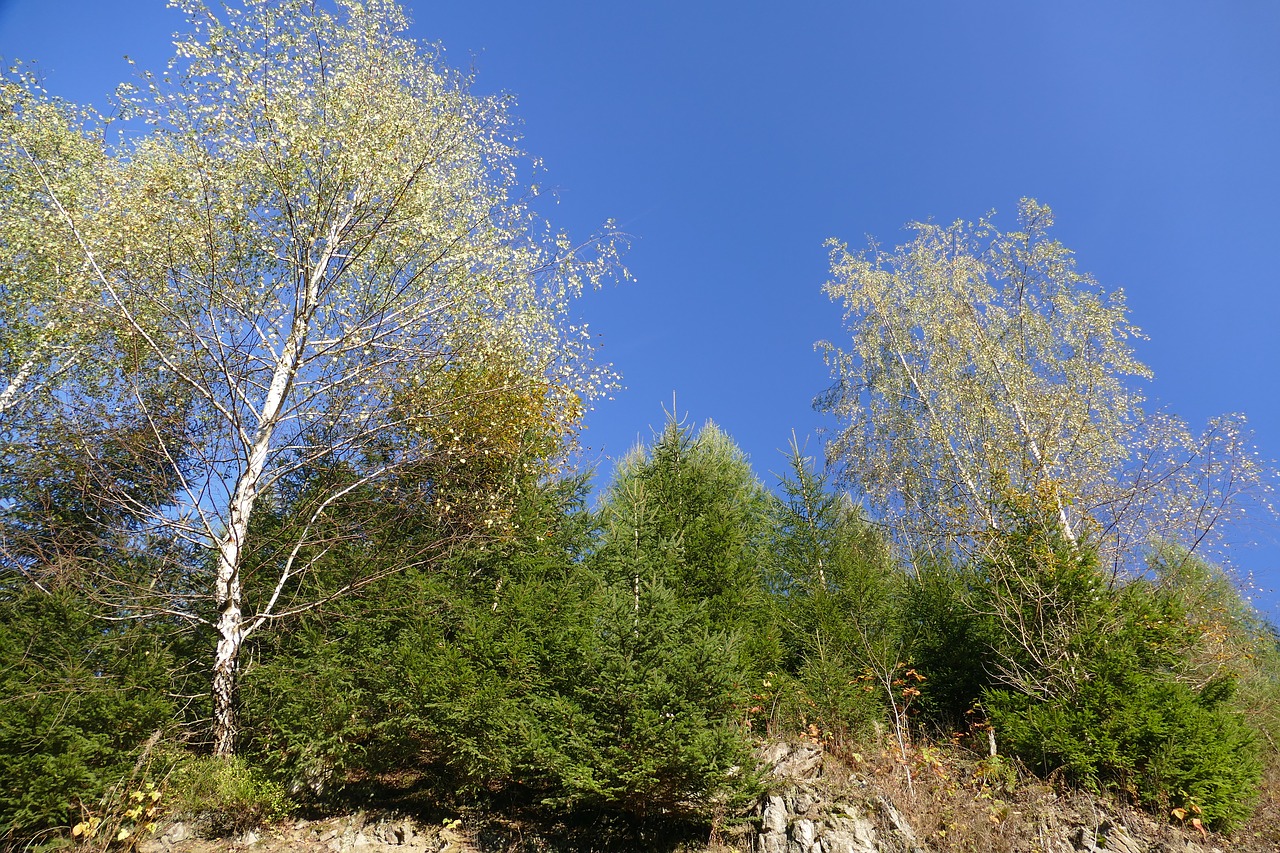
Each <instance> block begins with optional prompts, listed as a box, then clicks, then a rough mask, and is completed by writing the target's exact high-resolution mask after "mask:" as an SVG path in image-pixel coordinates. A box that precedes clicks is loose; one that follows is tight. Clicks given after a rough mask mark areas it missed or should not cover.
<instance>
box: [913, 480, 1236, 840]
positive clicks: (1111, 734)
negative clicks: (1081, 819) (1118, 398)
mask: <svg viewBox="0 0 1280 853" xmlns="http://www.w3.org/2000/svg"><path fill="white" fill-rule="evenodd" d="M1007 529H1009V530H1010V531H1011V532H1009V533H1002V534H999V535H993V536H992V537H991V540H992V541H991V546H990V548H989V550H988V552H987V557H986V559H985V560H984V561H983V562H982V564H981V565H980V566H979V568H978V571H976V572H975V573H974V574H973V575H971V577H970V580H971V583H972V586H970V587H969V588H967V589H966V588H960V587H959V586H958V585H957V584H956V583H955V582H954V581H953V582H952V584H951V585H950V586H949V587H948V586H947V585H946V584H944V583H942V582H940V581H938V580H937V579H931V580H929V581H926V583H924V584H922V589H923V590H927V591H928V592H925V593H922V594H921V597H920V603H921V604H924V603H928V602H930V601H938V600H941V601H942V602H943V604H944V607H943V608H942V610H941V615H940V616H937V617H933V618H932V621H931V622H930V623H929V624H930V628H931V631H930V632H924V633H925V635H926V636H928V637H929V641H928V642H927V643H925V644H922V645H920V646H918V653H920V655H921V659H922V661H924V662H925V665H926V667H927V669H928V673H929V680H930V682H931V688H930V689H931V690H933V691H934V692H933V694H932V697H931V698H933V700H934V703H935V704H934V708H935V709H938V710H941V711H944V712H946V713H947V714H948V715H949V718H950V719H952V720H954V718H955V717H954V715H955V713H956V712H957V711H958V710H959V706H960V705H961V704H962V702H961V701H960V699H961V697H962V696H963V695H964V691H966V690H967V691H973V692H972V693H971V695H970V705H971V707H972V706H977V707H980V708H981V709H982V710H983V711H985V712H986V714H987V715H989V719H990V722H991V724H992V725H993V726H994V728H995V731H996V734H997V738H998V739H999V741H1000V743H1001V744H1002V745H1003V747H1004V748H1005V749H1007V750H1009V751H1011V752H1012V753H1013V754H1015V755H1017V756H1018V757H1020V758H1021V759H1022V760H1023V761H1024V762H1026V764H1027V765H1028V766H1029V767H1032V768H1033V769H1035V770H1037V771H1039V772H1041V773H1045V774H1061V775H1063V776H1065V778H1067V779H1069V780H1070V781H1073V782H1075V783H1077V784H1080V785H1083V786H1084V787H1087V788H1090V789H1094V790H1101V789H1111V790H1115V791H1118V792H1120V793H1123V794H1127V795H1129V796H1131V797H1132V798H1133V799H1134V800H1135V801H1136V802H1138V803H1140V804H1141V805H1143V806H1145V807H1147V808H1151V809H1153V810H1156V811H1158V812H1165V813H1167V812H1168V810H1169V809H1170V808H1174V807H1183V808H1191V807H1194V808H1196V809H1200V810H1202V812H1203V816H1204V818H1203V819H1204V822H1205V824H1206V825H1210V826H1214V827H1217V828H1222V829H1228V828H1230V827H1231V826H1233V825H1236V824H1238V823H1239V822H1240V821H1241V820H1243V819H1244V818H1245V817H1247V815H1248V814H1249V811H1250V808H1251V803H1252V802H1253V801H1254V799H1255V798H1256V796H1257V791H1258V785H1259V783H1260V772H1261V765H1260V761H1259V759H1258V752H1257V744H1256V734H1255V732H1254V730H1253V729H1252V728H1251V727H1250V726H1249V725H1248V724H1247V723H1246V722H1245V721H1244V720H1243V718H1242V716H1241V714H1240V713H1239V711H1238V710H1236V708H1235V707H1233V706H1232V704H1231V702H1230V698H1231V696H1232V693H1233V689H1234V681H1235V676H1234V675H1221V676H1219V677H1216V678H1214V679H1212V680H1210V681H1208V682H1206V683H1203V684H1202V685H1201V686H1200V687H1199V688H1198V689H1197V688H1196V687H1194V686H1192V684H1191V683H1188V681H1189V679H1188V676H1189V674H1190V669H1191V668H1190V667H1189V665H1188V664H1189V662H1190V661H1192V660H1193V659H1194V657H1195V650H1196V649H1197V648H1198V647H1199V646H1200V644H1201V643H1202V640H1201V635H1200V632H1199V630H1198V628H1197V626H1196V625H1194V624H1193V622H1192V621H1191V620H1190V619H1189V613H1188V612H1187V610H1186V608H1185V599H1184V598H1183V597H1182V596H1183V593H1182V592H1180V591H1177V590H1178V588H1177V587H1173V588H1170V587H1168V586H1162V585H1159V584H1156V583H1153V582H1151V581H1148V580H1146V579H1137V580H1133V581H1130V582H1128V583H1125V584H1122V585H1119V586H1113V585H1112V584H1111V582H1110V580H1109V578H1108V577H1107V576H1106V575H1105V574H1104V573H1103V572H1102V571H1101V570H1100V569H1099V567H1098V565H1097V562H1096V558H1095V557H1094V555H1093V554H1092V553H1090V552H1088V551H1082V550H1080V549H1077V548H1075V547H1073V546H1072V545H1071V544H1070V543H1068V542H1067V541H1066V540H1065V539H1064V538H1063V537H1062V535H1061V533H1060V531H1059V529H1058V527H1057V525H1056V523H1055V521H1054V520H1053V518H1052V516H1050V515H1048V514H1040V515H1037V514H1036V513H1035V512H1034V511H1033V509H1032V508H1031V507H1030V506H1028V505H1024V506H1023V509H1022V510H1020V511H1019V510H1015V511H1013V512H1012V513H1011V514H1010V518H1009V524H1008V528H1007ZM957 577H962V576H957ZM939 590H940V591H941V595H939V594H938V591H939ZM930 593H932V594H930ZM966 609H967V610H968V613H966V612H965V610H966ZM949 644H950V645H951V646H952V647H959V646H961V645H962V644H963V647H965V648H969V649H972V650H974V651H975V652H976V658H977V661H979V662H980V663H981V667H982V668H981V670H979V669H978V668H977V666H975V664H974V662H972V661H966V660H964V659H963V658H961V657H957V656H955V655H954V654H951V655H936V654H935V655H933V656H931V653H936V652H937V651H938V650H939V649H945V648H947V647H948V645H949ZM938 684H941V685H944V686H943V687H942V688H939V687H938V686H936V685H938ZM974 688H977V689H976V690H975V689H974Z"/></svg>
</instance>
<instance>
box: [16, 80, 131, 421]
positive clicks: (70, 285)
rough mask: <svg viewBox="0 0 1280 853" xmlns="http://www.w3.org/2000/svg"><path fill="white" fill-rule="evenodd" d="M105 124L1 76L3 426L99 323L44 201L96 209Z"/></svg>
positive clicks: (29, 83) (78, 362)
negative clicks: (56, 199) (96, 178)
mask: <svg viewBox="0 0 1280 853" xmlns="http://www.w3.org/2000/svg"><path fill="white" fill-rule="evenodd" d="M101 128H102V124H101V121H100V120H99V119H98V118H97V117H96V116H95V115H94V114H93V113H92V111H89V110H85V109H80V108H77V107H74V106H73V105H71V104H67V103H64V102H61V101H58V100H57V99H54V98H51V97H50V96H49V95H48V93H47V92H45V91H44V90H43V89H42V88H41V87H40V85H39V82H38V80H37V78H36V77H35V76H34V75H33V74H31V73H29V72H27V71H24V70H23V69H22V68H21V67H20V66H19V67H15V68H13V69H11V70H10V73H9V74H8V75H7V76H5V77H3V78H0V428H3V429H5V430H6V431H8V430H9V429H12V427H13V423H14V419H15V416H16V415H17V413H18V412H19V411H20V410H21V409H22V408H23V407H24V404H30V403H31V402H32V400H33V398H35V397H36V396H38V395H39V394H40V393H41V392H43V391H47V390H49V389H51V388H52V387H53V386H55V385H56V384H57V382H58V381H59V380H60V379H65V378H66V377H67V375H68V374H70V373H73V372H75V369H76V368H77V367H83V366H84V365H85V363H86V359H85V354H86V351H87V350H88V349H89V348H90V347H91V346H92V345H93V344H94V343H96V334H95V333H96V331H97V330H98V327H99V325H100V320H101V312H100V310H95V309H100V308H101V303H100V302H97V301H96V297H97V295H98V294H97V291H96V288H94V287H92V286H91V285H86V280H85V277H84V275H83V272H84V270H83V268H84V258H83V256H82V255H81V254H80V252H78V251H77V247H76V245H75V241H74V239H73V235H72V234H71V233H70V232H69V231H68V229H67V228H66V225H65V223H64V222H62V221H60V217H59V216H58V215H57V212H56V211H55V210H54V209H53V208H52V206H51V205H50V199H51V197H52V196H53V195H57V196H58V197H59V198H60V199H61V200H62V204H63V205H64V206H65V207H67V208H68V209H74V210H84V209H86V208H90V207H93V206H95V202H94V198H93V196H94V195H95V185H94V182H93V175H94V173H95V172H96V171H97V170H98V169H99V168H100V167H101V166H102V164H103V163H104V162H105V160H106V152H105V148H104V145H103V142H102V136H101V132H102V131H101Z"/></svg>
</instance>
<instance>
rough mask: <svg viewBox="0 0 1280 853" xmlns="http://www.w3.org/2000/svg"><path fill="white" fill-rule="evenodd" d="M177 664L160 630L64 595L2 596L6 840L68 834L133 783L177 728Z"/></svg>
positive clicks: (2, 832) (0, 820) (0, 726)
mask: <svg viewBox="0 0 1280 853" xmlns="http://www.w3.org/2000/svg"><path fill="white" fill-rule="evenodd" d="M172 663H173V662H172V660H171V657H170V655H169V653H168V651H167V649H166V647H165V645H164V643H163V642H162V638H161V637H160V636H159V635H158V634H157V633H156V631H155V629H154V628H153V627H152V626H149V625H145V624H137V623H121V622H103V621H101V620H99V619H98V618H96V615H95V612H94V608H93V607H92V605H91V604H90V603H89V602H88V601H87V600H85V599H83V598H81V597H78V596H76V595H74V594H72V593H70V592H66V591H63V590H54V591H53V592H52V593H51V594H46V593H43V592H40V591H38V590H36V589H33V588H24V589H19V590H16V591H15V590H9V591H0V838H22V837H28V836H30V835H32V834H34V833H36V832H39V831H41V830H45V829H50V828H54V827H68V826H70V825H71V824H73V823H75V822H76V821H77V820H79V817H80V808H79V806H80V804H95V803H97V802H98V800H99V799H100V798H101V797H102V796H103V794H104V793H105V792H106V791H107V789H108V788H109V787H110V786H111V785H113V784H115V783H116V782H118V781H119V780H120V779H122V778H125V777H127V776H129V774H130V771H131V769H132V767H133V764H134V762H135V760H136V758H137V755H138V751H139V750H140V749H141V748H142V747H143V745H144V744H145V743H146V741H147V740H148V738H150V737H151V736H152V735H153V734H154V733H155V732H156V731H157V730H159V729H162V728H165V727H167V726H168V725H169V724H170V723H171V721H172V720H173V716H174V712H175V709H174V708H173V706H172V704H171V702H170V701H169V699H168V697H167V695H166V692H165V687H166V686H167V685H168V684H169V681H170V675H171V671H172Z"/></svg>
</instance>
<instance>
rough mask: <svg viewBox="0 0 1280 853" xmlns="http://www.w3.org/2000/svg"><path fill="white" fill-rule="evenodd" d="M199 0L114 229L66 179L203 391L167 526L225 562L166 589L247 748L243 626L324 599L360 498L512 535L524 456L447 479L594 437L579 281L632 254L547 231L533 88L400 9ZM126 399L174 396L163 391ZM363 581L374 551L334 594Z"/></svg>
mask: <svg viewBox="0 0 1280 853" xmlns="http://www.w3.org/2000/svg"><path fill="white" fill-rule="evenodd" d="M176 5H177V6H179V8H181V10H182V11H183V12H184V13H185V14H186V15H187V19H188V24H189V32H188V33H187V34H186V35H183V36H180V37H179V38H178V40H177V42H176V45H177V57H176V58H175V60H174V62H173V63H171V65H170V68H169V71H168V72H167V73H165V74H163V75H158V76H156V75H143V77H142V78H141V81H140V82H139V83H138V84H137V85H135V86H132V87H126V88H125V89H122V90H121V98H122V103H123V111H122V115H123V117H124V119H125V120H126V121H127V122H129V123H130V126H131V127H137V126H145V127H146V128H147V129H148V130H147V132H146V133H145V134H142V135H141V136H140V138H126V141H125V143H123V144H122V147H121V149H120V151H119V152H117V154H116V155H115V157H114V159H113V161H112V162H111V163H110V164H109V168H108V169H106V170H104V173H103V175H102V176H100V177H99V180H100V181H104V182H105V183H106V184H107V185H108V186H109V197H108V198H106V199H105V200H104V201H103V204H102V210H101V211H99V213H98V216H97V218H98V219H99V220H105V221H106V225H105V226H100V227H92V226H91V223H90V222H89V221H88V220H87V219H86V218H85V217H82V216H81V215H80V214H79V212H78V211H77V210H76V209H74V208H73V207H72V206H71V205H69V204H68V203H67V202H66V200H65V196H64V195H63V194H62V193H61V192H60V191H59V189H58V187H57V186H56V185H54V184H52V183H51V182H50V183H49V184H48V185H46V187H45V192H46V195H47V197H48V199H49V205H50V209H51V210H52V211H54V212H55V213H56V215H57V216H58V217H59V219H60V221H61V222H62V223H64V224H65V227H66V228H67V229H68V230H69V231H70V232H71V233H73V234H75V235H76V239H77V241H78V248H79V250H80V259H81V260H82V262H83V264H84V266H85V270H86V277H87V278H88V279H89V280H91V281H92V282H93V284H94V286H95V287H96V288H98V289H99V290H100V291H101V293H102V295H103V299H104V300H105V302H106V303H107V304H108V305H109V306H110V307H111V310H112V312H113V313H114V315H115V317H116V318H117V322H118V323H119V324H120V325H121V326H123V327H124V328H125V329H127V331H128V333H129V334H130V335H131V336H132V337H133V339H134V340H136V341H138V342H141V344H142V345H143V346H145V348H146V349H147V350H148V351H149V353H150V354H151V356H152V357H153V359H154V362H155V365H154V369H155V370H156V371H159V372H161V373H163V374H164V375H166V376H169V377H172V378H174V379H175V381H177V382H178V383H179V384H180V385H181V386H182V387H183V388H184V389H186V393H187V394H188V395H189V396H190V398H191V400H192V403H191V411H190V414H189V416H188V417H187V419H186V429H185V430H184V431H183V432H182V436H181V439H176V440H175V439H173V438H172V437H170V436H168V435H167V434H165V435H162V434H161V432H160V430H157V431H156V437H157V439H158V440H160V441H161V443H162V445H163V447H164V455H165V458H166V460H167V463H166V464H168V465H169V467H170V468H171V469H172V471H173V473H174V475H175V477H176V478H177V480H178V486H177V488H176V490H175V496H174V499H173V502H172V504H171V505H169V506H168V507H166V508H164V509H162V510H153V512H152V514H151V517H150V523H149V527H148V529H147V530H146V535H147V536H148V537H150V538H151V539H152V541H156V540H160V541H167V542H170V543H176V545H175V547H174V548H173V553H175V554H194V555H195V557H193V558H192V559H191V562H190V564H189V565H183V566H180V567H178V568H177V569H176V570H175V571H176V572H177V574H178V575H180V576H181V577H182V578H183V579H184V580H185V579H189V578H191V577H192V576H195V577H203V578H204V581H203V587H204V590H203V591H202V592H201V594H200V595H199V596H198V597H196V598H184V597H182V596H179V595H176V594H175V595H173V596H171V597H170V599H169V601H168V604H167V605H165V609H167V610H168V611H169V612H171V613H175V614H178V615H181V616H183V617H185V618H188V619H192V620H195V621H201V622H204V623H205V624H208V625H209V626H211V627H212V628H213V629H214V631H215V633H216V650H215V653H214V655H213V662H212V666H211V670H212V672H211V679H212V693H213V701H214V721H213V750H214V753H215V754H216V755H220V756H227V755H231V754H233V753H234V750H235V746H236V733H237V720H236V715H235V707H236V703H235V691H236V682H237V673H238V667H239V659H240V655H241V649H242V647H243V644H244V642H245V640H246V639H247V638H249V637H250V636H251V635H253V634H254V633H255V632H257V631H260V630H264V629H268V628H270V627H271V626H272V625H273V624H275V623H277V622H278V621H279V620H281V619H284V618H287V617H289V616H291V615H295V614H297V613H299V612H300V611H302V610H304V609H307V608H309V607H313V606H314V605H315V604H316V603H317V599H315V598H311V599H309V598H308V597H307V595H305V594H304V593H305V592H306V591H307V590H308V589H311V588H312V587H309V586H308V585H307V583H308V578H309V576H310V573H312V572H313V570H315V569H316V567H318V566H320V565H322V563H323V559H324V556H325V554H326V553H328V551H329V550H330V548H332V547H333V545H334V542H335V539H334V538H332V537H335V536H336V537H339V538H341V539H342V541H344V542H345V541H350V539H351V538H352V537H356V538H358V537H359V536H360V535H361V532H360V530H359V529H358V528H357V529H351V527H350V525H344V524H343V523H342V522H343V521H344V513H345V512H346V511H347V510H346V505H347V504H349V503H350V502H351V501H353V500H361V501H365V502H368V501H377V500H379V499H382V498H387V499H390V498H395V499H404V498H405V497H406V494H408V493H405V492H403V491H401V489H402V487H403V486H404V484H405V483H406V482H407V481H408V480H411V479H413V477H415V476H419V475H422V476H425V477H426V479H425V480H420V481H419V482H418V483H417V488H416V489H414V490H413V491H412V493H411V495H410V497H411V498H412V499H414V500H417V501H420V502H421V511H422V512H423V513H424V514H432V515H433V516H435V517H439V518H448V517H452V516H458V515H461V514H463V513H466V515H467V519H468V524H467V525H465V528H466V529H467V530H476V529H479V530H494V529H501V528H502V527H503V525H504V524H505V523H506V521H507V517H506V513H505V511H506V508H507V506H508V503H507V501H506V500H505V497H504V493H503V488H504V483H503V481H502V479H501V478H502V476H505V473H504V472H506V471H508V468H503V467H502V466H495V465H490V466H489V467H488V468H486V469H484V470H486V471H488V472H489V476H487V477H484V478H480V479H478V480H477V479H475V478H474V477H472V478H471V479H468V478H467V477H460V478H459V477H454V478H452V479H450V480H449V483H450V486H449V488H447V489H445V488H441V487H440V485H441V483H443V482H444V479H445V475H444V474H443V473H442V472H447V471H450V470H458V467H459V466H465V465H468V464H471V465H473V466H474V463H475V462H476V457H477V456H479V457H483V458H488V457H489V454H493V455H494V457H499V456H501V457H502V458H503V459H506V460H507V461H508V462H511V463H512V464H515V463H514V461H513V460H516V458H517V457H518V455H519V454H517V453H515V451H514V450H513V447H515V446H517V445H519V444H520V441H521V438H520V437H521V435H524V434H525V433H530V434H537V435H538V436H543V437H545V436H552V437H561V438H563V437H566V436H569V435H571V434H572V432H573V430H574V429H575V425H576V423H577V420H578V418H579V417H580V415H581V413H582V411H583V407H584V405H585V404H586V403H587V401H589V400H590V399H591V398H592V397H593V396H595V395H596V394H597V393H599V392H600V391H601V390H602V388H604V387H606V386H608V384H609V383H610V382H611V380H610V379H609V375H608V372H607V371H606V370H604V369H599V368H594V367H592V366H591V360H590V353H589V348H588V345H587V341H586V332H585V330H584V329H580V328H575V327H574V326H572V325H570V324H569V322H568V320H567V317H568V305H569V301H570V300H571V299H572V298H573V297H574V296H576V295H577V294H578V293H579V292H580V291H581V290H582V288H583V287H584V286H593V285H595V284H597V283H598V282H599V281H600V280H601V279H602V278H603V277H606V276H608V275H611V274H612V273H613V272H614V271H615V270H617V269H619V267H617V265H616V253H615V251H614V246H615V242H614V238H613V237H612V236H611V234H610V233H608V231H607V229H606V233H605V234H604V236H602V237H600V238H598V239H596V240H593V241H590V242H589V243H588V244H587V245H585V246H575V245H573V244H571V243H570V242H569V240H568V239H567V238H566V237H565V236H564V235H562V234H558V233H554V232H551V231H549V230H548V229H547V228H546V227H545V226H544V225H542V224H540V221H539V220H538V219H537V218H536V217H535V216H534V214H533V213H532V212H531V210H530V199H531V198H532V197H533V196H534V195H536V186H533V185H531V184H529V182H528V174H527V171H528V169H529V166H527V165H525V161H524V159H523V157H522V155H521V152H519V151H518V149H517V148H516V147H515V144H514V138H513V133H512V130H511V121H510V119H509V117H508V104H507V102H506V101H505V100H503V99H500V98H486V97H480V96H477V95H474V94H472V93H471V92H470V91H469V89H468V81H467V80H466V79H465V78H463V77H460V76H459V75H457V74H455V73H453V72H451V71H449V70H448V69H447V68H445V67H444V66H443V65H442V64H441V63H440V61H439V58H438V57H437V56H435V55H434V54H433V53H432V52H430V51H427V50H424V49H423V48H422V47H420V46H418V45H416V44H414V43H412V42H410V41H408V40H406V39H405V38H404V37H403V36H402V35H401V33H403V31H404V29H405V27H406V26H407V22H406V19H405V17H404V15H403V13H402V11H401V10H400V8H399V7H398V6H397V5H396V4H395V3H393V2H388V0H366V2H355V0H337V2H335V3H333V4H323V3H317V2H311V0H244V2H243V4H242V5H240V6H236V7H227V8H225V9H219V10H215V9H213V8H210V7H208V6H206V5H205V4H204V3H203V2H201V0H182V1H181V2H178V3H176ZM118 402H119V405H121V406H132V407H134V408H135V409H136V410H137V411H138V412H140V413H141V414H142V416H143V417H146V416H147V415H148V411H149V410H148V402H147V399H146V398H145V396H144V395H142V394H132V395H130V394H129V393H128V389H127V388H126V390H125V391H123V392H119V394H118ZM480 414H484V415H485V417H484V418H483V419H481V418H480V417H477V415H480ZM489 415H492V416H491V417H490V416H489ZM552 443H553V444H554V443H555V442H554V441H553V442H552ZM547 449H548V448H547V447H546V446H545V442H544V446H543V451H544V453H543V455H544V456H545V451H547ZM502 454H506V455H505V456H503V455H502ZM471 470H472V471H473V472H474V467H473V468H472V469H471ZM518 479H519V478H517V477H515V476H512V477H510V478H508V482H507V485H508V486H509V485H511V484H513V483H515V482H516V481H517V480H518ZM299 481H305V486H304V487H302V488H299V487H298V485H297V484H298V482H299ZM468 484H469V486H470V487H469V488H464V486H467V485H468ZM286 493H289V494H295V495H297V494H303V495H305V500H303V501H300V502H298V503H296V504H294V505H293V506H294V508H295V510H298V514H295V516H294V517H293V518H291V519H290V523H289V524H288V525H286V526H285V528H284V529H285V530H287V531H288V534H287V535H288V537H289V538H288V540H287V541H285V542H281V541H275V542H274V543H272V547H271V549H270V559H265V560H264V559H262V558H260V557H252V556H251V555H252V553H253V550H254V547H255V544H254V541H253V535H254V530H255V518H256V517H257V515H258V514H259V511H260V509H261V507H262V506H267V505H269V506H270V507H272V508H278V503H277V502H278V501H279V500H280V496H281V495H282V494H286ZM264 501H267V502H268V504H263V503H262V502H264ZM455 529H461V528H455ZM335 531H337V532H335ZM205 555H207V556H205ZM429 558H430V555H422V554H411V555H404V558H403V561H402V563H401V565H402V566H403V565H405V564H409V563H412V562H414V561H421V560H425V559H429ZM361 582H362V580H361V574H360V571H359V567H358V566H356V567H353V570H352V571H351V572H349V574H348V577H347V579H346V580H345V581H344V582H343V583H342V584H340V585H338V586H337V587H336V588H335V587H332V586H328V587H325V589H326V590H327V591H326V592H324V596H331V595H336V594H341V593H343V592H346V591H350V590H351V589H353V588H354V587H356V586H358V585H359V584H360V583H361ZM120 592H121V593H122V595H121V601H125V600H127V598H128V593H129V590H128V589H127V588H121V590H120Z"/></svg>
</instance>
